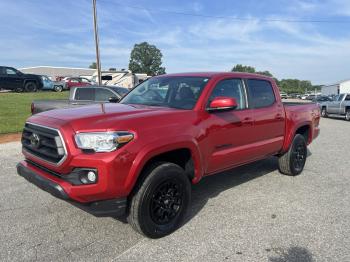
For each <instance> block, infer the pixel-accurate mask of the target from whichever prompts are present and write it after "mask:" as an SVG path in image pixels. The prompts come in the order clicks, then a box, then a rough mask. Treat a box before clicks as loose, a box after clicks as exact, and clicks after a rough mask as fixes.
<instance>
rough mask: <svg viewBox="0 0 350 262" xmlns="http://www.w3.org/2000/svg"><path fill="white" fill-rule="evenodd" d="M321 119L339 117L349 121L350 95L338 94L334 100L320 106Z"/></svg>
mask: <svg viewBox="0 0 350 262" xmlns="http://www.w3.org/2000/svg"><path fill="white" fill-rule="evenodd" d="M320 108H321V115H322V117H328V116H341V117H344V118H345V120H347V121H350V93H347V94H339V95H337V96H335V97H334V100H332V101H327V102H323V103H321V104H320Z"/></svg>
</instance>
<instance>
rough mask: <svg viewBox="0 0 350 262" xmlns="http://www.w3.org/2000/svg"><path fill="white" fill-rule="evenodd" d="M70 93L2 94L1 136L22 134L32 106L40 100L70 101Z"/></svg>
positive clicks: (0, 103) (0, 107) (0, 99)
mask: <svg viewBox="0 0 350 262" xmlns="http://www.w3.org/2000/svg"><path fill="white" fill-rule="evenodd" d="M68 97H69V92H67V91H66V92H62V93H55V92H50V91H48V92H37V93H0V134H6V133H17V132H21V131H22V129H23V126H24V123H25V121H26V119H27V118H28V117H29V116H30V115H31V112H30V105H31V103H32V101H33V100H39V99H68Z"/></svg>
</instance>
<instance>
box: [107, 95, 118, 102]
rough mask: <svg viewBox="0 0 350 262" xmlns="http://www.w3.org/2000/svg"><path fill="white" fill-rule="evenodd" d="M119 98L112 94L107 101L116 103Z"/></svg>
mask: <svg viewBox="0 0 350 262" xmlns="http://www.w3.org/2000/svg"><path fill="white" fill-rule="evenodd" d="M119 100H120V99H119V98H118V97H116V96H112V97H110V98H108V101H109V102H110V103H118V102H119Z"/></svg>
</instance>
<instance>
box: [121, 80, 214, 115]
mask: <svg viewBox="0 0 350 262" xmlns="http://www.w3.org/2000/svg"><path fill="white" fill-rule="evenodd" d="M208 80H209V78H207V77H182V76H169V77H167V76H163V77H154V78H150V79H148V80H146V81H145V82H143V83H141V84H140V85H138V86H137V87H135V88H134V89H133V90H132V91H130V92H129V93H128V94H127V95H126V96H125V97H124V98H123V99H122V100H121V102H120V103H121V104H141V105H150V106H164V107H171V108H178V109H192V108H193V107H194V106H195V104H196V102H197V100H198V98H199V96H200V94H201V93H202V90H203V89H204V87H205V85H206V84H207V83H208Z"/></svg>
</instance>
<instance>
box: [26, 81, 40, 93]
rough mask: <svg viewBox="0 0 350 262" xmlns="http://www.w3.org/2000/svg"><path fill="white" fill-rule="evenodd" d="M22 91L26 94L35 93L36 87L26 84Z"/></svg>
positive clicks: (33, 84) (29, 83)
mask: <svg viewBox="0 0 350 262" xmlns="http://www.w3.org/2000/svg"><path fill="white" fill-rule="evenodd" d="M24 90H25V91H26V92H36V91H38V87H37V85H36V83H34V82H28V83H26V84H25V85H24Z"/></svg>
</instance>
